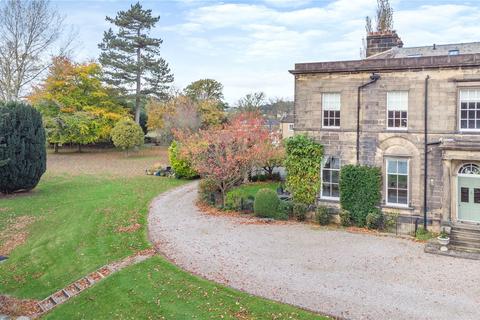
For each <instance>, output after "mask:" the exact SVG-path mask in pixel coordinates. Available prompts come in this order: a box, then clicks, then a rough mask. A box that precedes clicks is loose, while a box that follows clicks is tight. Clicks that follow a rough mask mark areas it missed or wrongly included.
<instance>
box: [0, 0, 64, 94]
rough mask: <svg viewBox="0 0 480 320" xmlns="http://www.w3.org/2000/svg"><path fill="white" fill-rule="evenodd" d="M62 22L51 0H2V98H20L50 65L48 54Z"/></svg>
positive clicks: (0, 39)
mask: <svg viewBox="0 0 480 320" xmlns="http://www.w3.org/2000/svg"><path fill="white" fill-rule="evenodd" d="M62 26H63V17H62V16H61V15H60V14H59V13H58V12H57V11H56V10H55V9H54V8H53V7H52V6H51V5H50V2H49V1H48V0H31V1H27V0H7V1H3V2H2V3H0V100H6V101H8V100H18V99H19V98H21V97H22V95H23V93H24V90H25V87H26V86H27V85H29V84H31V83H32V82H33V81H34V80H35V79H37V78H38V76H39V75H41V74H42V72H43V71H44V70H46V69H47V68H48V61H46V56H47V55H48V50H49V49H50V48H51V47H52V45H53V44H54V43H55V42H56V41H57V40H58V39H59V37H60V35H61V32H62V29H63V28H62Z"/></svg>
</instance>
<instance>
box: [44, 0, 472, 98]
mask: <svg viewBox="0 0 480 320" xmlns="http://www.w3.org/2000/svg"><path fill="white" fill-rule="evenodd" d="M51 2H52V3H53V5H55V6H56V7H57V8H58V10H59V11H60V12H61V13H62V14H64V15H65V23H66V25H67V26H68V27H69V28H73V29H74V30H75V32H76V36H75V43H74V45H75V47H74V50H73V54H72V58H74V59H75V60H76V61H80V62H81V61H86V60H90V59H96V58H97V57H98V54H99V50H98V48H97V44H98V43H99V42H101V40H102V37H103V32H104V31H105V30H107V29H108V28H109V26H110V25H109V23H108V22H107V21H105V17H106V16H110V17H114V16H115V14H116V12H117V11H119V10H127V9H128V8H129V7H130V5H131V4H132V3H133V1H124V0H119V1H114V0H108V1H94V0H89V1H78V0H77V1H67V0H64V1H58V0H57V1H55V0H51ZM140 2H141V4H142V5H143V7H144V8H146V9H147V8H148V9H152V11H153V14H154V15H159V16H160V21H159V23H158V25H157V27H156V28H155V29H154V30H153V31H152V35H153V36H155V37H160V38H162V39H163V41H164V42H163V45H162V56H163V58H164V59H165V60H166V61H167V62H168V63H169V65H170V68H171V70H172V72H173V74H174V76H175V83H174V85H175V86H176V87H177V88H179V89H183V88H184V87H185V86H186V85H188V84H189V83H191V82H192V81H195V80H198V79H204V78H212V79H215V80H218V81H220V82H221V83H222V84H223V85H224V95H225V100H226V101H227V102H229V103H230V104H232V105H233V104H235V102H236V101H237V100H238V99H239V98H240V97H242V96H243V95H245V94H247V93H250V92H256V91H263V92H265V93H266V94H267V97H269V98H274V97H279V98H280V97H281V98H290V99H291V98H293V94H294V88H293V87H294V81H293V80H294V79H293V76H292V75H291V74H289V73H288V70H290V69H293V68H294V64H295V63H298V62H313V61H333V60H355V59H359V58H360V48H361V46H362V38H363V37H365V16H367V15H370V16H371V17H373V16H374V14H375V9H376V0H263V1H262V0H258V1H221V2H220V1H213V0H209V1H207V0H178V1H174V0H158V1H140ZM390 3H391V4H392V7H393V9H394V29H396V30H397V33H398V34H399V36H400V37H401V38H402V40H403V43H404V45H405V46H421V45H432V44H434V43H436V44H443V43H459V42H472V41H480V1H455V0H436V1H433V0H427V1H416V0H390Z"/></svg>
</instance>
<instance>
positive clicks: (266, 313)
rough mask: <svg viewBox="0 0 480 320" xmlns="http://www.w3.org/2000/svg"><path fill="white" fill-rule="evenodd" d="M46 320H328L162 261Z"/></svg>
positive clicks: (122, 275) (120, 276)
mask: <svg viewBox="0 0 480 320" xmlns="http://www.w3.org/2000/svg"><path fill="white" fill-rule="evenodd" d="M45 319H326V318H325V317H321V316H318V315H314V314H312V313H309V312H306V311H303V310H299V309H297V308H294V307H292V306H288V305H283V304H279V303H275V302H272V301H268V300H265V299H261V298H258V297H254V296H251V295H249V294H246V293H243V292H238V291H236V290H232V289H229V288H225V287H223V286H220V285H216V284H214V283H212V282H209V281H206V280H203V279H200V278H198V277H195V276H192V275H190V274H188V273H186V272H183V271H180V270H179V269H178V268H177V267H175V266H173V265H172V264H170V263H169V262H167V261H165V260H164V259H163V258H160V257H153V258H151V259H149V260H147V261H145V262H142V263H140V264H138V265H134V266H131V267H128V268H127V269H124V270H122V271H120V272H119V273H117V274H114V275H112V276H111V277H110V278H107V279H105V280H103V281H102V282H100V283H99V284H97V285H96V286H94V287H93V288H91V289H89V290H88V291H87V292H85V293H83V294H81V295H80V296H78V297H76V298H74V299H72V300H71V301H70V302H69V303H67V304H64V305H61V306H59V307H58V308H57V309H55V310H54V311H53V312H52V313H49V314H47V315H46V316H45Z"/></svg>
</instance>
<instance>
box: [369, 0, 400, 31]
mask: <svg viewBox="0 0 480 320" xmlns="http://www.w3.org/2000/svg"><path fill="white" fill-rule="evenodd" d="M375 23H376V26H375V31H377V32H387V31H392V30H393V9H392V7H391V6H390V1H389V0H377V11H376V16H375ZM365 30H366V31H367V34H368V33H370V32H372V31H373V28H372V19H371V18H370V17H369V16H367V17H365Z"/></svg>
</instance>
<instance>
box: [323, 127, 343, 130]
mask: <svg viewBox="0 0 480 320" xmlns="http://www.w3.org/2000/svg"><path fill="white" fill-rule="evenodd" d="M322 129H326V130H340V127H322Z"/></svg>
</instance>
